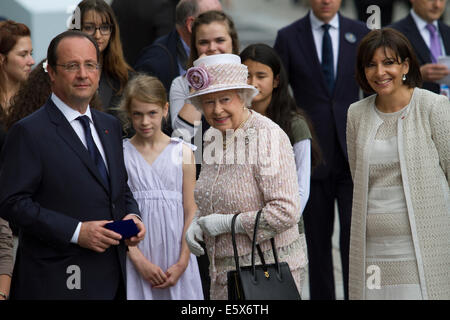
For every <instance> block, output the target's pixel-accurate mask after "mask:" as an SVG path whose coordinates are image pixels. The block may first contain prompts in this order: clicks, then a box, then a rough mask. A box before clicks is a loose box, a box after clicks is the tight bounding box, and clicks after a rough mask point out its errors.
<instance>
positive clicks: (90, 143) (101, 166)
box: [77, 116, 109, 188]
mask: <svg viewBox="0 0 450 320" xmlns="http://www.w3.org/2000/svg"><path fill="white" fill-rule="evenodd" d="M77 120H78V121H80V122H81V125H82V126H83V129H84V136H85V137H86V145H87V149H88V151H89V155H90V156H91V158H92V160H93V161H94V163H95V166H96V167H97V169H98V171H99V172H100V176H101V177H102V178H103V181H104V182H105V184H106V186H108V188H109V179H108V171H107V170H106V165H105V162H104V161H103V158H102V155H101V154H100V151H98V148H97V146H96V145H95V143H94V138H92V132H91V126H90V125H89V117H88V116H80V117H78V118H77Z"/></svg>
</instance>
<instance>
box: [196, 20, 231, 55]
mask: <svg viewBox="0 0 450 320" xmlns="http://www.w3.org/2000/svg"><path fill="white" fill-rule="evenodd" d="M195 46H196V48H197V52H198V55H199V56H201V55H202V54H206V55H208V56H209V55H213V54H219V53H232V52H233V42H232V40H231V36H230V32H229V30H228V26H227V25H226V24H225V23H223V22H218V21H215V22H211V23H210V24H202V25H200V26H199V27H198V29H197V32H196V42H195Z"/></svg>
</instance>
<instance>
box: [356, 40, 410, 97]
mask: <svg viewBox="0 0 450 320" xmlns="http://www.w3.org/2000/svg"><path fill="white" fill-rule="evenodd" d="M364 71H365V75H366V79H367V82H368V83H369V85H370V86H371V87H372V89H373V90H374V91H375V92H376V93H377V94H378V95H380V96H385V95H393V94H395V93H396V92H399V89H403V88H408V86H406V85H405V84H404V83H403V80H402V77H403V75H404V74H407V73H408V71H409V63H408V60H405V61H402V62H400V63H399V62H398V61H397V58H396V56H395V54H394V52H393V51H392V50H391V49H390V48H384V47H380V48H378V49H376V50H375V53H374V55H373V57H372V60H371V61H370V62H369V63H368V65H367V66H366V67H365V69H364Z"/></svg>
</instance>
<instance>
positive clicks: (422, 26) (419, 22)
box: [410, 9, 439, 31]
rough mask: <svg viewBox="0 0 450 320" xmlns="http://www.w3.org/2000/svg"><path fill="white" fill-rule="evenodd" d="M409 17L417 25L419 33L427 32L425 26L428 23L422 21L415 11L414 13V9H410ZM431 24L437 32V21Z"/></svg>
mask: <svg viewBox="0 0 450 320" xmlns="http://www.w3.org/2000/svg"><path fill="white" fill-rule="evenodd" d="M410 12H411V16H412V17H413V19H414V22H415V23H416V25H417V29H419V31H421V30H427V31H428V29H426V26H427V24H428V22H426V21H425V20H423V19H422V18H421V17H420V16H419V15H418V14H417V13H416V12H415V11H414V9H411V11H410ZM432 24H433V25H434V26H435V27H436V30H439V25H438V22H437V20H434V21H433V22H432Z"/></svg>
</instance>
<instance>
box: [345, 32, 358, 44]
mask: <svg viewBox="0 0 450 320" xmlns="http://www.w3.org/2000/svg"><path fill="white" fill-rule="evenodd" d="M345 40H347V41H348V42H350V43H355V42H356V36H355V35H354V34H353V33H351V32H347V33H346V34H345Z"/></svg>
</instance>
